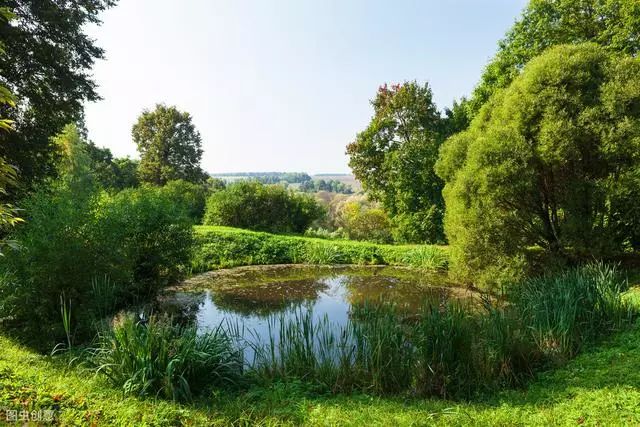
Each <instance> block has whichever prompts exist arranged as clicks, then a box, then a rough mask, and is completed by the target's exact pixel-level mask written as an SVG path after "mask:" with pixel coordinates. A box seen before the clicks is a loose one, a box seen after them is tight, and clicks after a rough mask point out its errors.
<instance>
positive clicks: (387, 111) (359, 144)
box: [347, 82, 444, 242]
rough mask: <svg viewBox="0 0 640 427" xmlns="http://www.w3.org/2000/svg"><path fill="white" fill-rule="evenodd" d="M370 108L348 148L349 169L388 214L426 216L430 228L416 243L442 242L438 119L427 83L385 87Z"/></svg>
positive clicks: (439, 122) (438, 115)
mask: <svg viewBox="0 0 640 427" xmlns="http://www.w3.org/2000/svg"><path fill="white" fill-rule="evenodd" d="M371 104H372V106H373V109H374V115H373V117H372V119H371V122H370V123H369V125H368V126H367V128H366V129H365V130H363V131H362V132H360V133H359V134H358V135H357V136H356V140H355V141H354V142H352V143H351V144H349V145H348V146H347V154H348V155H349V156H350V159H349V166H350V167H351V169H352V170H353V173H354V174H355V176H356V178H357V179H359V180H360V181H361V182H362V185H363V187H364V189H365V190H366V191H367V192H368V194H369V195H370V196H371V198H372V199H374V200H378V201H380V202H381V203H382V204H383V205H384V207H385V209H386V210H387V211H388V212H389V214H390V215H392V216H402V215H412V214H414V213H419V212H428V213H429V216H431V218H432V221H430V225H431V226H430V227H428V228H427V229H425V230H421V231H422V232H421V233H419V234H421V235H420V236H419V240H421V241H430V242H437V241H440V240H442V238H443V233H442V220H441V217H442V211H443V206H444V205H443V201H442V195H441V190H442V181H441V180H440V178H438V176H436V174H435V173H434V171H433V165H434V164H435V162H436V159H437V156H438V148H439V146H440V143H441V139H442V138H441V137H440V133H439V132H440V130H441V118H440V114H439V113H438V110H437V108H436V106H435V104H434V102H433V99H432V94H431V89H430V88H429V85H428V84H424V85H419V84H418V83H417V82H408V83H404V84H397V85H392V86H391V87H389V86H387V85H386V84H385V85H383V86H381V87H380V88H379V89H378V92H377V94H376V97H375V99H373V100H372V101H371Z"/></svg>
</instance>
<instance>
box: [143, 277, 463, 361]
mask: <svg viewBox="0 0 640 427" xmlns="http://www.w3.org/2000/svg"><path fill="white" fill-rule="evenodd" d="M473 297H474V293H473V292H472V291H470V290H468V289H466V288H462V287H458V286H455V285H454V284H452V283H451V282H449V281H448V279H447V276H446V274H444V273H435V272H426V271H421V270H412V269H407V268H400V267H387V266H371V267H355V266H306V265H278V266H251V267H237V268H232V269H226V270H218V271H213V272H209V273H205V274H202V275H199V276H196V277H193V278H191V279H189V280H187V281H186V282H184V283H182V284H181V285H180V286H178V287H175V288H172V289H170V290H169V291H168V292H167V293H165V294H164V295H163V296H162V297H161V298H160V300H159V302H158V306H157V307H156V310H159V311H161V312H163V313H168V314H170V315H171V316H173V317H174V318H177V319H180V320H182V321H185V322H195V324H196V325H197V327H198V329H199V330H201V331H206V330H210V329H213V328H217V327H218V326H220V325H223V326H224V327H227V328H231V329H234V330H235V331H236V332H238V333H239V334H240V335H242V336H243V338H244V339H245V340H246V341H248V342H250V343H252V344H264V343H265V342H266V341H267V340H269V339H273V338H275V339H276V340H277V339H278V334H279V332H278V327H277V326H276V323H278V322H279V323H282V322H283V321H284V322H286V321H288V320H291V319H296V318H297V319H300V318H302V317H304V316H305V315H309V316H311V317H312V319H313V321H314V322H315V323H320V322H321V321H323V319H324V320H327V321H329V322H330V323H331V325H332V327H333V328H335V329H339V328H341V327H343V326H344V325H346V324H347V323H348V322H349V320H350V318H351V317H352V316H353V313H354V308H355V307H356V306H358V305H362V304H365V303H366V304H393V305H394V307H395V308H396V309H397V310H398V311H400V312H401V313H403V315H405V316H406V317H408V318H410V317H411V316H413V315H415V313H416V312H417V311H418V310H419V309H420V308H421V307H422V306H423V305H424V304H433V305H436V306H439V305H441V304H444V303H445V302H446V301H448V300H450V299H452V298H458V299H467V298H473ZM245 357H249V358H250V357H251V352H250V351H249V352H246V353H245Z"/></svg>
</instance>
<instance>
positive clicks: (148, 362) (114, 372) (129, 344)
mask: <svg viewBox="0 0 640 427" xmlns="http://www.w3.org/2000/svg"><path fill="white" fill-rule="evenodd" d="M87 351H88V355H87V356H88V357H87V362H88V363H89V366H90V367H92V368H93V369H94V370H95V371H96V372H98V373H99V374H101V375H104V376H105V377H106V378H107V379H108V381H109V382H110V383H111V384H113V385H114V386H116V387H119V388H120V389H122V391H123V393H124V394H133V395H138V396H160V397H164V398H167V399H172V400H180V401H188V400H191V399H192V397H193V396H194V395H198V394H202V393H204V392H205V391H207V390H211V389H212V388H215V387H219V386H226V387H229V386H233V385H235V384H237V383H238V381H239V380H240V379H241V376H242V365H243V362H242V353H241V352H239V351H238V350H237V349H236V348H235V347H234V345H233V342H232V340H231V339H230V337H229V335H228V334H227V332H226V331H225V330H224V329H223V328H222V327H219V328H216V329H214V330H211V331H208V332H206V333H204V334H199V333H197V332H196V329H195V327H183V326H180V325H177V324H174V323H173V322H171V320H167V319H164V320H163V319H158V318H156V317H151V318H149V319H148V320H143V321H138V320H137V319H136V318H135V317H133V316H132V315H124V316H121V317H120V318H118V319H116V320H115V321H114V324H113V326H112V327H111V328H109V329H108V330H106V331H104V332H102V333H101V334H100V335H99V338H98V343H97V345H96V346H95V347H93V348H90V349H89V350H87Z"/></svg>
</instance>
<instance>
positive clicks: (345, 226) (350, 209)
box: [336, 201, 393, 243]
mask: <svg viewBox="0 0 640 427" xmlns="http://www.w3.org/2000/svg"><path fill="white" fill-rule="evenodd" d="M336 216H337V218H336V223H337V225H338V227H340V228H341V229H342V230H343V232H344V233H345V234H346V236H347V237H348V238H349V239H352V240H369V241H372V242H377V243H391V241H392V240H393V238H392V236H391V221H390V220H389V217H388V216H387V213H386V212H385V211H384V210H383V209H381V208H379V207H375V206H369V205H368V204H366V203H360V202H358V201H347V202H345V203H343V204H342V205H341V206H340V208H339V210H338V212H337V215H336Z"/></svg>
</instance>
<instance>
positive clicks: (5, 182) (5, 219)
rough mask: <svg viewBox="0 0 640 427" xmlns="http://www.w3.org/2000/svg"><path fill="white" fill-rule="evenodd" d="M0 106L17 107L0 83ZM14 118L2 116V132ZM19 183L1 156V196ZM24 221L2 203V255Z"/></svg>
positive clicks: (2, 12)
mask: <svg viewBox="0 0 640 427" xmlns="http://www.w3.org/2000/svg"><path fill="white" fill-rule="evenodd" d="M11 18H12V15H11V13H10V12H9V10H8V9H7V8H0V20H5V21H7V22H8V21H9V20H10V19H11ZM3 53H4V45H3V44H1V43H0V55H2V54H3ZM0 106H6V107H8V108H15V106H16V103H15V98H14V96H13V94H12V93H11V91H9V89H7V88H6V87H5V86H2V85H0ZM13 130H14V128H13V120H10V119H5V118H0V133H4V132H11V131H13ZM17 183H18V172H17V170H16V168H15V166H13V165H11V164H9V163H8V162H7V160H6V159H5V158H4V157H1V156H0V196H1V197H3V198H4V197H6V196H7V194H8V190H9V188H10V187H15V186H16V185H17ZM20 222H22V219H21V218H19V217H18V209H17V208H16V207H14V206H13V205H12V204H10V203H0V233H1V234H0V236H1V237H0V255H2V254H3V253H2V250H3V249H4V247H5V246H10V247H16V242H15V241H13V240H9V239H7V238H5V237H4V233H6V232H7V229H8V228H11V227H13V226H15V225H16V224H18V223H20Z"/></svg>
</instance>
